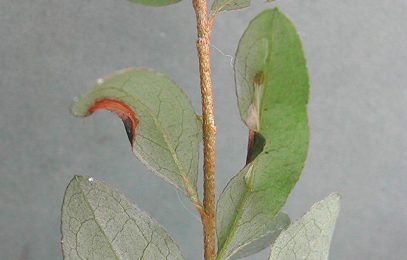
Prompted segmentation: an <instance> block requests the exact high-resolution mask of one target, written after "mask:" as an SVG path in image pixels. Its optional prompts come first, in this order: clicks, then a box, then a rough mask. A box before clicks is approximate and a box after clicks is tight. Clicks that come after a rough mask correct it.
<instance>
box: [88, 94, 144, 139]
mask: <svg viewBox="0 0 407 260" xmlns="http://www.w3.org/2000/svg"><path fill="white" fill-rule="evenodd" d="M100 109H106V110H109V111H111V112H113V113H114V114H116V115H117V116H118V117H120V118H121V119H122V121H123V124H124V127H125V128H126V133H127V136H128V138H129V141H130V143H131V145H132V146H133V144H134V142H135V141H136V130H137V126H138V123H139V119H138V118H137V114H136V112H135V111H134V110H133V109H132V108H131V107H129V106H128V105H126V104H125V103H124V102H121V101H118V100H113V99H108V98H105V99H101V100H98V101H96V102H95V103H94V104H93V105H92V106H91V107H90V108H89V114H93V113H94V112H95V111H97V110H100Z"/></svg>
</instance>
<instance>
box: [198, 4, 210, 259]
mask: <svg viewBox="0 0 407 260" xmlns="http://www.w3.org/2000/svg"><path fill="white" fill-rule="evenodd" d="M193 6H194V9H195V13H196V21H197V28H198V41H197V43H196V46H197V50H198V58H199V74H200V79H201V95H202V118H203V136H204V137H203V142H204V199H203V206H204V214H203V215H202V224H203V229H204V248H205V260H215V258H216V244H215V227H216V217H215V139H216V126H215V116H214V112H213V94H212V75H211V63H210V38H211V31H212V24H211V22H208V8H207V3H206V0H193Z"/></svg>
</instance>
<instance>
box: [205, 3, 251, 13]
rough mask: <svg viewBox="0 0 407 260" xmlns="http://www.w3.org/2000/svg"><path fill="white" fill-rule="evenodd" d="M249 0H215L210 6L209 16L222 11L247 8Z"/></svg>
mask: <svg viewBox="0 0 407 260" xmlns="http://www.w3.org/2000/svg"><path fill="white" fill-rule="evenodd" d="M251 2H252V1H251V0H215V1H214V2H213V4H212V7H211V16H214V15H216V14H217V13H219V12H222V11H232V10H239V9H243V8H247V7H249V6H250V4H251Z"/></svg>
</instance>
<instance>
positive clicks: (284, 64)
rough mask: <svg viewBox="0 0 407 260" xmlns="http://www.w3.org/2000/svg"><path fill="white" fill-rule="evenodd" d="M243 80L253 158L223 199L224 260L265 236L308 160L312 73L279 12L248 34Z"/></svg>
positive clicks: (239, 81)
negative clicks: (262, 235)
mask: <svg viewBox="0 0 407 260" xmlns="http://www.w3.org/2000/svg"><path fill="white" fill-rule="evenodd" d="M235 80H236V88H237V96H238V105H239V110H240V115H241V117H242V119H243V121H244V122H245V123H246V125H247V126H248V128H249V131H250V135H249V149H248V150H249V151H248V156H247V164H246V166H245V167H244V168H243V169H242V171H241V172H240V173H239V174H238V175H236V176H235V177H234V178H233V179H232V180H231V181H230V182H229V184H228V185H227V187H226V188H225V189H224V191H223V192H222V194H221V195H220V198H219V202H218V207H217V234H218V259H219V260H220V259H222V260H223V259H229V258H230V257H231V256H232V255H233V253H234V252H235V251H236V250H237V248H239V247H241V246H242V245H244V244H246V243H248V241H251V240H253V239H255V238H256V237H257V235H258V234H259V233H263V232H264V229H265V227H267V226H268V225H269V224H270V223H271V222H272V220H273V219H274V218H275V217H276V215H277V214H278V212H280V210H281V208H282V206H283V205H284V204H285V202H286V200H287V197H288V195H289V193H290V192H291V190H292V188H293V187H294V185H295V183H296V182H297V180H298V178H299V177H300V175H301V172H302V169H303V167H304V162H305V160H306V157H307V151H308V145H309V128H308V119H307V111H306V104H307V101H308V89H309V83H308V73H307V67H306V63H305V58H304V53H303V50H302V47H301V41H300V39H299V37H298V34H297V32H296V30H295V27H294V25H293V24H292V23H291V21H290V20H289V19H288V18H287V17H286V16H284V15H283V14H282V13H280V12H279V11H278V10H277V9H273V10H267V11H265V12H263V13H261V14H260V15H258V16H257V17H256V18H255V19H254V20H253V21H252V22H251V23H250V25H249V27H248V28H247V29H246V31H245V33H244V35H243V37H242V38H241V40H240V43H239V47H238V51H237V54H236V60H235ZM226 209H227V210H226Z"/></svg>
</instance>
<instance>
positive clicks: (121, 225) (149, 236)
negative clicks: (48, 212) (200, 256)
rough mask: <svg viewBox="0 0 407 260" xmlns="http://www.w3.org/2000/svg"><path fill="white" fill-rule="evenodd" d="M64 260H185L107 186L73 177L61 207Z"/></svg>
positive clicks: (139, 212)
mask: <svg viewBox="0 0 407 260" xmlns="http://www.w3.org/2000/svg"><path fill="white" fill-rule="evenodd" d="M61 221H62V224H61V232H62V249H63V255H64V259H68V260H77V259H78V260H79V259H92V260H109V259H123V260H128V259H145V260H150V259H157V260H159V259H162V260H170V259H171V260H179V259H184V258H183V256H182V254H181V252H180V249H179V247H178V246H177V245H176V244H175V242H174V241H173V239H172V238H171V237H170V236H169V235H168V233H167V231H166V230H165V229H164V228H163V227H162V226H161V225H159V224H158V223H157V222H156V221H155V220H154V219H152V218H151V217H150V216H149V215H148V214H147V213H145V212H144V211H142V210H140V209H139V208H138V207H137V206H136V205H135V204H133V203H132V202H131V201H130V200H129V199H127V198H126V197H125V196H124V195H123V194H122V193H120V192H118V191H116V190H114V189H112V188H111V187H110V186H108V185H107V184H106V183H104V182H102V181H99V180H96V179H93V178H89V177H85V176H75V177H74V178H73V179H72V181H71V182H70V183H69V185H68V187H67V189H66V192H65V197H64V202H63V205H62V218H61Z"/></svg>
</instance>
